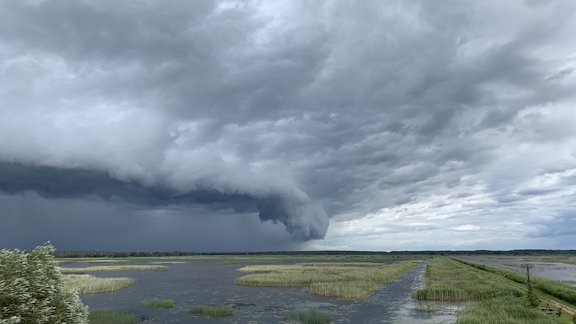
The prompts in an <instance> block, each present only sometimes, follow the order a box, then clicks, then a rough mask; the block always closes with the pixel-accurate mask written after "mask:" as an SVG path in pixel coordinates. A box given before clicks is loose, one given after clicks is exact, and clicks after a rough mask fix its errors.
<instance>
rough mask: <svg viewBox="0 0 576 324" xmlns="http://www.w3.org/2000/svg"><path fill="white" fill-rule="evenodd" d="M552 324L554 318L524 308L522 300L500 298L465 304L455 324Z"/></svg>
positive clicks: (535, 309)
mask: <svg viewBox="0 0 576 324" xmlns="http://www.w3.org/2000/svg"><path fill="white" fill-rule="evenodd" d="M483 323H502V324H504V323H506V324H547V323H549V324H554V323H557V322H556V321H555V316H554V317H550V316H546V315H545V314H543V313H542V312H541V311H540V310H539V309H537V308H531V307H526V302H525V301H524V300H523V299H522V298H516V297H512V296H502V297H497V298H488V299H483V300H478V301H474V302H470V303H468V304H466V306H465V307H464V309H463V310H462V311H461V312H460V314H458V322H457V324H483Z"/></svg>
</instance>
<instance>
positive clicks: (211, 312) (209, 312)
mask: <svg viewBox="0 0 576 324" xmlns="http://www.w3.org/2000/svg"><path fill="white" fill-rule="evenodd" d="M188 313H189V314H191V315H196V316H204V317H228V316H232V315H233V314H234V306H232V305H213V306H210V305H204V306H195V307H192V308H190V309H189V310H188Z"/></svg>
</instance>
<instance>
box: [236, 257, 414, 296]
mask: <svg viewBox="0 0 576 324" xmlns="http://www.w3.org/2000/svg"><path fill="white" fill-rule="evenodd" d="M417 263H418V262H414V261H412V262H397V263H393V264H381V263H301V264H286V265H252V266H247V267H244V268H240V269H239V271H241V272H248V273H251V274H248V275H245V276H242V277H239V278H237V279H236V281H235V282H236V284H237V285H241V286H253V287H303V288H307V289H308V290H309V291H310V292H312V293H313V294H316V295H320V296H328V297H336V298H340V299H348V300H353V299H360V298H365V297H367V296H369V295H370V294H371V293H372V292H374V291H375V290H376V289H378V288H379V287H381V286H382V285H385V284H388V283H390V282H392V281H394V280H396V279H397V278H399V277H400V276H402V275H403V274H405V273H406V272H408V271H409V270H411V269H413V268H414V267H415V266H416V264H417Z"/></svg>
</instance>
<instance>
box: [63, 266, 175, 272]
mask: <svg viewBox="0 0 576 324" xmlns="http://www.w3.org/2000/svg"><path fill="white" fill-rule="evenodd" d="M166 269H167V268H166V266H163V265H158V264H154V265H152V264H140V265H138V264H132V265H111V266H92V267H79V268H63V267H61V268H59V270H60V272H62V273H86V272H105V271H129V270H166Z"/></svg>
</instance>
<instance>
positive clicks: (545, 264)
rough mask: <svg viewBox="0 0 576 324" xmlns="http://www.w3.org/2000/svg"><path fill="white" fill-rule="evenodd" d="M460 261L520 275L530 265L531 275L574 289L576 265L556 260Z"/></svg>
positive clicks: (480, 258)
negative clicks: (503, 269)
mask: <svg viewBox="0 0 576 324" xmlns="http://www.w3.org/2000/svg"><path fill="white" fill-rule="evenodd" d="M462 259H466V260H469V261H472V262H476V263H481V264H487V265H492V266H497V267H502V268H506V269H509V270H513V271H516V272H522V273H526V265H527V264H530V265H531V266H532V267H531V269H530V274H531V275H534V276H538V277H542V278H546V279H552V280H558V281H561V282H564V283H566V284H569V285H571V286H574V287H576V265H575V264H571V263H565V262H559V261H560V260H558V259H550V258H546V257H542V258H539V257H534V256H504V257H502V256H470V257H462Z"/></svg>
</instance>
